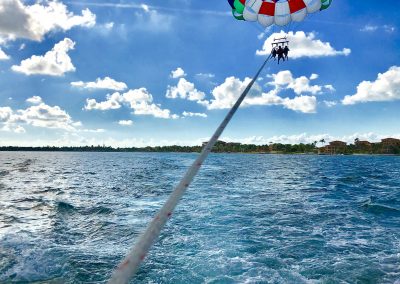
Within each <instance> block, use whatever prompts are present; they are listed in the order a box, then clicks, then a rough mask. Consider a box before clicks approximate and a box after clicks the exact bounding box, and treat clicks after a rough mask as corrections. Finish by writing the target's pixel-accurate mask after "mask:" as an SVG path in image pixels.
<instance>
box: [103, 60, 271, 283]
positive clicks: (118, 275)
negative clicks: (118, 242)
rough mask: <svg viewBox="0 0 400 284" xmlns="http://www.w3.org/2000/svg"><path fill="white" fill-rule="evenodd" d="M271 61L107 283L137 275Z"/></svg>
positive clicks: (233, 108)
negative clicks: (195, 178) (205, 162)
mask: <svg viewBox="0 0 400 284" xmlns="http://www.w3.org/2000/svg"><path fill="white" fill-rule="evenodd" d="M270 59H271V55H270V56H269V57H268V58H267V59H266V60H265V61H264V63H263V64H262V65H261V67H260V69H259V70H258V72H257V74H256V75H255V76H254V78H253V80H251V82H250V83H249V85H248V86H247V87H246V89H245V90H244V91H243V93H242V94H241V95H240V97H239V99H238V100H237V101H236V103H235V104H234V106H233V107H232V109H231V110H230V111H229V113H228V114H227V115H226V117H225V119H224V120H223V121H222V123H221V125H220V126H219V127H218V128H217V130H216V131H215V133H214V135H213V136H212V137H211V139H210V140H209V141H208V143H207V145H206V146H205V147H204V148H203V150H202V151H201V153H200V155H199V156H198V157H197V159H196V160H195V161H194V162H193V164H192V165H191V167H190V168H189V169H188V170H187V172H186V174H185V175H184V176H183V178H182V180H181V181H180V182H179V184H178V185H177V186H176V187H175V189H174V191H173V192H172V193H171V195H170V196H169V198H168V200H167V201H166V202H165V204H164V205H163V207H162V208H161V209H160V211H159V212H158V213H157V214H156V215H155V217H154V218H153V220H152V221H151V222H150V224H149V225H148V226H147V228H146V230H145V231H144V232H143V233H142V235H141V236H140V237H139V239H138V241H137V242H136V244H135V245H134V246H133V248H132V249H131V251H130V252H129V254H128V255H127V256H126V257H125V259H124V260H123V261H122V262H121V263H120V264H119V266H118V267H117V269H116V270H115V271H114V273H113V274H112V276H111V279H110V280H109V282H108V283H110V284H126V283H129V281H130V279H132V277H133V276H134V275H135V273H136V272H137V271H138V269H139V266H140V264H141V262H142V261H143V260H144V259H145V257H146V255H147V253H148V252H149V250H150V248H151V246H152V245H153V243H154V242H155V241H156V240H157V239H158V237H159V236H160V232H161V229H162V228H163V227H164V225H165V223H166V222H167V220H168V219H169V218H170V217H171V215H172V212H173V211H174V209H175V207H176V205H177V204H178V202H179V200H180V199H181V198H182V196H183V195H184V194H185V192H186V190H187V189H188V187H189V186H190V184H191V182H192V181H193V178H194V177H195V176H196V174H197V173H198V172H199V170H200V168H201V166H202V164H203V162H204V160H205V159H206V158H207V156H208V154H210V152H211V150H212V148H213V147H214V145H215V143H216V142H217V141H218V139H219V137H220V136H221V134H222V132H223V131H224V130H225V128H226V126H227V125H228V123H229V122H230V121H231V119H232V117H233V115H234V114H235V113H236V111H237V110H238V108H239V107H240V105H241V104H242V102H243V100H244V99H245V98H246V96H247V94H248V93H249V91H250V89H251V88H252V86H253V85H254V83H255V81H256V80H257V78H258V77H259V76H260V73H261V71H262V70H263V69H264V67H265V65H266V64H267V62H268V61H269V60H270Z"/></svg>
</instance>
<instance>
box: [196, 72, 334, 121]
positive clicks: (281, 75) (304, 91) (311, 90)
mask: <svg viewBox="0 0 400 284" xmlns="http://www.w3.org/2000/svg"><path fill="white" fill-rule="evenodd" d="M267 78H270V79H271V81H270V82H268V83H266V86H272V87H273V88H272V89H271V90H269V91H268V92H265V91H264V90H263V88H262V86H260V85H259V83H255V84H254V85H253V88H252V90H251V91H250V93H249V95H248V96H247V98H246V99H245V100H244V102H243V104H242V105H243V106H244V107H246V106H252V105H280V106H283V107H284V108H287V109H290V110H293V111H296V112H302V113H315V112H316V109H317V98H316V97H315V95H320V94H322V93H323V92H324V91H332V90H334V88H333V86H331V85H325V86H319V85H312V84H311V81H312V80H316V79H318V78H319V76H318V75H317V74H312V75H311V76H310V77H309V78H307V77H305V76H301V77H299V78H295V77H294V76H293V74H292V73H291V72H290V71H281V72H278V73H277V74H272V75H269V76H267ZM250 81H251V79H250V78H245V79H244V80H240V79H239V78H236V77H228V78H226V79H225V82H224V83H222V84H221V85H219V86H217V87H215V88H214V89H213V91H212V93H211V94H212V96H213V98H212V99H211V100H208V101H207V100H202V101H199V103H200V104H202V105H204V106H206V107H207V108H208V109H227V108H231V107H232V106H233V105H234V103H235V102H236V101H237V99H238V98H239V96H240V95H241V94H242V92H243V91H244V89H245V88H246V87H247V86H248V84H249V83H250ZM286 90H292V91H293V92H294V93H295V94H296V96H295V97H294V98H290V97H282V96H281V95H280V93H282V92H284V91H286Z"/></svg>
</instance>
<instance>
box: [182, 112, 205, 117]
mask: <svg viewBox="0 0 400 284" xmlns="http://www.w3.org/2000/svg"><path fill="white" fill-rule="evenodd" d="M182 116H183V117H204V118H207V114H205V113H199V112H188V111H184V112H183V113H182Z"/></svg>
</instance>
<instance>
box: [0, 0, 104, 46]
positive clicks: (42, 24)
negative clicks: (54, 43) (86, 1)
mask: <svg viewBox="0 0 400 284" xmlns="http://www.w3.org/2000/svg"><path fill="white" fill-rule="evenodd" d="M95 23H96V16H95V15H94V14H93V13H92V12H90V10H89V9H85V10H82V11H81V15H75V14H74V13H72V12H70V11H68V9H67V7H66V6H65V5H64V4H63V3H61V2H60V1H57V0H54V1H51V0H49V1H46V0H44V1H37V3H35V4H33V5H24V3H23V2H22V1H21V0H2V1H0V37H3V38H7V39H16V38H25V39H30V40H35V41H41V40H42V39H43V37H44V35H46V34H47V33H49V32H51V31H55V30H62V31H67V30H70V29H71V28H73V27H75V26H82V27H93V26H94V25H95Z"/></svg>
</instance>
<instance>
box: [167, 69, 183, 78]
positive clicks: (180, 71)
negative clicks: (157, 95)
mask: <svg viewBox="0 0 400 284" xmlns="http://www.w3.org/2000/svg"><path fill="white" fill-rule="evenodd" d="M170 76H171V78H174V79H177V78H181V77H185V76H186V73H185V71H184V70H183V69H182V68H181V67H178V68H176V70H173V71H171V75H170Z"/></svg>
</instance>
